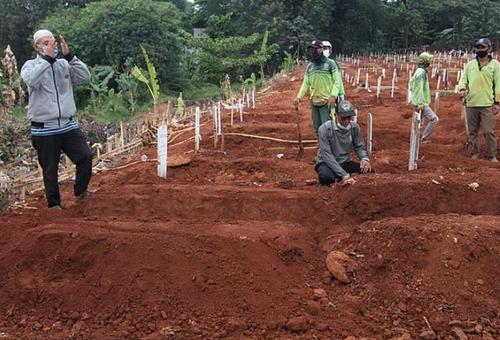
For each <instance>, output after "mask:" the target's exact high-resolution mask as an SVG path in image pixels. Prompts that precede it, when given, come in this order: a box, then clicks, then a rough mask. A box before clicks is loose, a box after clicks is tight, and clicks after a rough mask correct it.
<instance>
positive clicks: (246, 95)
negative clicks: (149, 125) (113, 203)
mask: <svg viewBox="0 0 500 340" xmlns="http://www.w3.org/2000/svg"><path fill="white" fill-rule="evenodd" d="M255 94H256V88H255V86H253V88H252V89H251V90H249V91H246V90H244V91H243V93H242V96H241V98H237V99H230V100H229V103H225V102H223V101H218V102H217V103H215V104H213V105H211V106H209V107H208V108H207V110H206V111H201V109H200V107H199V106H197V107H196V108H195V110H194V116H193V118H194V143H195V144H194V151H195V152H198V151H199V150H200V145H201V118H202V117H201V116H202V113H207V115H208V116H211V117H212V121H213V134H214V137H213V138H214V148H217V146H218V144H219V141H220V148H221V151H224V124H223V120H222V117H223V112H224V111H228V112H229V114H230V125H231V126H233V125H234V117H235V113H237V114H238V115H239V121H240V123H243V114H244V107H245V106H246V107H247V108H250V107H251V108H252V109H255V107H256V100H255ZM157 156H158V169H157V173H158V176H159V177H161V178H167V166H168V125H167V124H165V122H163V124H162V125H161V126H160V127H159V128H158V133H157Z"/></svg>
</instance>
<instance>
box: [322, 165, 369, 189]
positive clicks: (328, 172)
mask: <svg viewBox="0 0 500 340" xmlns="http://www.w3.org/2000/svg"><path fill="white" fill-rule="evenodd" d="M340 166H341V167H342V169H344V170H345V171H346V172H347V173H348V174H349V175H350V174H353V173H356V174H359V173H361V167H360V166H359V163H357V162H354V161H347V162H344V163H340ZM315 170H316V172H317V173H318V177H319V184H320V185H327V186H330V184H332V183H334V182H337V181H341V180H342V177H340V176H337V175H336V174H335V173H334V172H333V171H332V169H330V168H329V167H328V165H326V163H325V162H321V163H318V164H316V167H315Z"/></svg>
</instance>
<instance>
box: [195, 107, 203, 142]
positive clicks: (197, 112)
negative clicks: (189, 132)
mask: <svg viewBox="0 0 500 340" xmlns="http://www.w3.org/2000/svg"><path fill="white" fill-rule="evenodd" d="M200 140H201V135H200V107H199V106H197V107H196V110H195V115H194V151H195V152H198V151H199V150H200Z"/></svg>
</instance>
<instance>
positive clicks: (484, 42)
mask: <svg viewBox="0 0 500 340" xmlns="http://www.w3.org/2000/svg"><path fill="white" fill-rule="evenodd" d="M474 46H475V47H491V41H490V39H488V38H481V39H479V40H478V41H476V44H475V45H474Z"/></svg>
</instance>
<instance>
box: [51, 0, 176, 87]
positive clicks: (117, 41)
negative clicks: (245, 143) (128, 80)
mask: <svg viewBox="0 0 500 340" xmlns="http://www.w3.org/2000/svg"><path fill="white" fill-rule="evenodd" d="M182 25H183V23H182V14H181V13H180V11H179V10H178V9H177V8H176V7H175V6H174V5H173V4H171V3H168V2H158V1H152V0H109V1H99V2H92V3H90V4H88V5H87V6H86V7H85V8H78V7H70V8H68V9H65V10H58V11H56V12H54V13H53V14H52V15H51V16H49V17H48V18H47V19H46V20H45V21H44V22H43V25H42V26H43V27H44V28H47V29H50V30H52V31H53V33H54V34H56V35H59V34H62V35H64V36H65V38H66V40H67V41H68V44H69V45H70V49H71V50H72V51H74V52H75V54H76V55H78V57H79V58H80V59H82V60H83V61H84V62H86V63H87V64H88V65H90V66H94V65H116V66H117V68H118V69H121V68H122V67H123V65H125V63H126V62H127V59H128V58H131V59H132V61H133V63H134V64H140V65H144V59H143V57H142V55H141V50H140V45H143V46H144V48H145V49H146V50H147V51H148V54H149V57H150V58H151V60H152V62H153V64H155V65H156V67H157V71H158V76H159V78H160V81H161V82H162V83H163V84H165V85H166V86H167V87H170V88H171V89H173V90H179V89H180V88H181V87H182V84H181V79H182V77H181V75H180V69H181V68H180V67H179V65H180V63H181V61H182V42H181V39H182V38H180V37H181V36H182V35H183V34H181V31H182V30H183V28H182ZM182 32H183V31H182ZM184 33H185V32H184Z"/></svg>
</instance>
